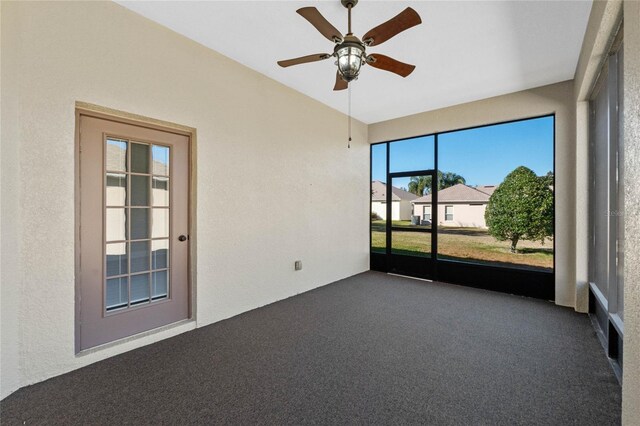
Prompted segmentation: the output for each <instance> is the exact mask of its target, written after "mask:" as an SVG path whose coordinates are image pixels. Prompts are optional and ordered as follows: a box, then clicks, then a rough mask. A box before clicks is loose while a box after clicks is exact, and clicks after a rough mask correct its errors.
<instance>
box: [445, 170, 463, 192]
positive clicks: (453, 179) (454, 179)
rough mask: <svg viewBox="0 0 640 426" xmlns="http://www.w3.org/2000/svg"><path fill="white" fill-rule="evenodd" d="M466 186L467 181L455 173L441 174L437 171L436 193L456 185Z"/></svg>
mask: <svg viewBox="0 0 640 426" xmlns="http://www.w3.org/2000/svg"><path fill="white" fill-rule="evenodd" d="M459 183H461V184H466V183H467V180H466V179H465V178H463V177H462V176H460V175H459V174H457V173H453V172H446V173H442V172H440V171H438V191H440V190H443V189H445V188H449V187H450V186H454V185H457V184H459Z"/></svg>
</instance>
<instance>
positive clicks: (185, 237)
mask: <svg viewBox="0 0 640 426" xmlns="http://www.w3.org/2000/svg"><path fill="white" fill-rule="evenodd" d="M188 239H189V237H187V236H186V235H180V236H179V237H178V241H187V240H188Z"/></svg>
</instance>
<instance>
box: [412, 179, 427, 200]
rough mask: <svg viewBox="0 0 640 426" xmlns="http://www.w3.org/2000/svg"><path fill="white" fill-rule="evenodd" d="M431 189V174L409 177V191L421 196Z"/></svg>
mask: <svg viewBox="0 0 640 426" xmlns="http://www.w3.org/2000/svg"><path fill="white" fill-rule="evenodd" d="M430 189H431V176H411V179H409V192H411V193H413V194H416V195H417V196H418V197H422V196H423V195H425V194H428V193H429V190H430Z"/></svg>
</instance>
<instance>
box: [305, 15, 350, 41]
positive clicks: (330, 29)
mask: <svg viewBox="0 0 640 426" xmlns="http://www.w3.org/2000/svg"><path fill="white" fill-rule="evenodd" d="M296 12H298V14H300V15H301V16H302V17H303V18H304V19H306V20H307V21H309V22H310V23H311V25H313V26H314V27H316V29H317V30H318V31H320V33H321V34H322V35H323V36H325V37H326V38H327V39H329V40H330V41H333V42H335V41H336V40H342V34H340V31H338V30H337V29H336V27H334V26H333V25H331V23H330V22H329V21H327V20H326V19H325V17H324V16H322V14H321V13H320V12H318V9H316V8H315V7H303V8H302V9H298V10H297V11H296Z"/></svg>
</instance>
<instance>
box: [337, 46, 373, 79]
mask: <svg viewBox="0 0 640 426" xmlns="http://www.w3.org/2000/svg"><path fill="white" fill-rule="evenodd" d="M335 54H336V57H337V58H338V61H337V63H338V71H339V72H340V76H341V77H342V79H343V80H345V81H347V82H349V81H353V80H355V79H356V78H358V74H360V68H362V64H363V63H364V62H365V61H366V55H365V52H364V48H363V47H362V46H360V45H359V44H357V43H343V44H341V45H339V46H338V47H337V48H336V52H335Z"/></svg>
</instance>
